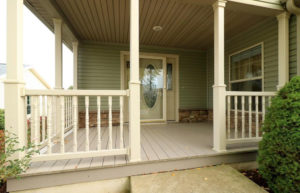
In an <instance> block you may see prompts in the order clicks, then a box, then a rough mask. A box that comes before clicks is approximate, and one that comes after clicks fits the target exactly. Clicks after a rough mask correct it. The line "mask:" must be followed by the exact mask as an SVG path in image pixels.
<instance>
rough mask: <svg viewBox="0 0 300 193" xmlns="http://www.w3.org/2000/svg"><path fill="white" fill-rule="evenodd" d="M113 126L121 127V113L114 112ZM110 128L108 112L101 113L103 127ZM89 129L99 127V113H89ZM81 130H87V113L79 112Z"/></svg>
mask: <svg viewBox="0 0 300 193" xmlns="http://www.w3.org/2000/svg"><path fill="white" fill-rule="evenodd" d="M112 125H113V126H118V125H120V111H113V112H112ZM107 126H108V111H103V112H101V127H107ZM89 127H97V112H93V111H91V112H89ZM79 128H85V112H79Z"/></svg>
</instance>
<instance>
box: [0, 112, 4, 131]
mask: <svg viewBox="0 0 300 193" xmlns="http://www.w3.org/2000/svg"><path fill="white" fill-rule="evenodd" d="M0 130H4V109H0Z"/></svg>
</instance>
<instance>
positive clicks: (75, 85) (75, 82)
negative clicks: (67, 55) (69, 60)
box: [73, 41, 78, 89]
mask: <svg viewBox="0 0 300 193" xmlns="http://www.w3.org/2000/svg"><path fill="white" fill-rule="evenodd" d="M77 58H78V41H75V42H73V89H78V85H77V80H78V78H77V67H78V64H77Z"/></svg>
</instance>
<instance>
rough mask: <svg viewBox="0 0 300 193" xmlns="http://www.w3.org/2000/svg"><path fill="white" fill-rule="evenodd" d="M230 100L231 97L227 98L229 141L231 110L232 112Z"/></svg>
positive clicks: (228, 135)
mask: <svg viewBox="0 0 300 193" xmlns="http://www.w3.org/2000/svg"><path fill="white" fill-rule="evenodd" d="M230 100H231V96H227V138H228V139H230V110H231V104H230V102H231V101H230Z"/></svg>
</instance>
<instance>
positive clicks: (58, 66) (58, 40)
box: [53, 18, 63, 89]
mask: <svg viewBox="0 0 300 193" xmlns="http://www.w3.org/2000/svg"><path fill="white" fill-rule="evenodd" d="M53 22H54V35H55V89H62V88H63V74H62V70H63V68H62V20H61V19H56V18H54V19H53Z"/></svg>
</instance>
